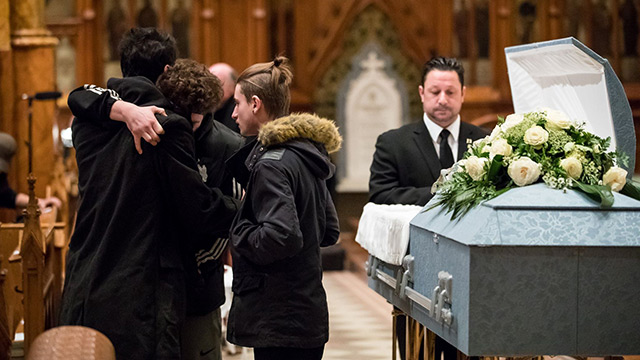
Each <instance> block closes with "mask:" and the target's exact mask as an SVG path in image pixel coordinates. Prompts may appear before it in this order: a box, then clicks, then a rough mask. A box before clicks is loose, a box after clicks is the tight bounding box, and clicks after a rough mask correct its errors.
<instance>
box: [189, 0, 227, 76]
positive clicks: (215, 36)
mask: <svg viewBox="0 0 640 360" xmlns="http://www.w3.org/2000/svg"><path fill="white" fill-rule="evenodd" d="M191 14H192V21H193V26H192V27H191V39H192V42H191V48H192V49H193V51H192V54H193V58H194V59H196V60H197V61H200V62H201V63H203V64H205V65H207V66H208V65H211V64H213V63H214V62H218V61H220V57H221V51H220V46H221V41H220V39H221V37H222V35H221V29H222V22H221V18H222V17H221V9H220V1H219V0H197V1H193V2H192V3H191ZM197 29H200V31H197Z"/></svg>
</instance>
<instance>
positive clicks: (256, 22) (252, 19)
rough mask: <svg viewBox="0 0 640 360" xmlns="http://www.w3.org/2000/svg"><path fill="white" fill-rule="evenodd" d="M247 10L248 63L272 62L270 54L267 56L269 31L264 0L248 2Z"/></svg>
mask: <svg viewBox="0 0 640 360" xmlns="http://www.w3.org/2000/svg"><path fill="white" fill-rule="evenodd" d="M248 10H249V14H248V18H247V19H248V20H247V21H248V23H247V25H248V36H249V53H248V55H249V58H248V59H247V60H248V63H249V64H250V65H251V64H254V63H257V62H264V61H270V60H273V59H272V58H271V54H269V40H268V38H267V33H268V31H269V30H268V22H267V2H266V0H250V1H249V7H248ZM289 56H291V55H289Z"/></svg>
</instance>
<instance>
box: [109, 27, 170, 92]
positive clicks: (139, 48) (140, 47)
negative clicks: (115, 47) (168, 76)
mask: <svg viewBox="0 0 640 360" xmlns="http://www.w3.org/2000/svg"><path fill="white" fill-rule="evenodd" d="M119 50H120V69H121V70H122V76H124V77H128V76H144V77H146V78H147V79H149V80H151V81H153V82H154V83H155V82H156V80H157V79H158V76H160V74H162V72H163V71H164V67H165V65H173V64H174V63H175V62H176V58H177V57H178V47H177V46H176V40H175V39H174V38H173V36H171V35H169V34H168V33H166V32H164V31H161V30H158V29H156V28H140V27H137V28H132V29H131V30H129V31H127V32H126V33H125V34H124V36H123V37H122V40H121V41H120V45H119Z"/></svg>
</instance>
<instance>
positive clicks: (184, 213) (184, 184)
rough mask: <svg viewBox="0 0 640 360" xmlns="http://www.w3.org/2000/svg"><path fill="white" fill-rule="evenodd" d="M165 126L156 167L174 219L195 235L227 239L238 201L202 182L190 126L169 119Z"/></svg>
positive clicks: (182, 120)
mask: <svg viewBox="0 0 640 360" xmlns="http://www.w3.org/2000/svg"><path fill="white" fill-rule="evenodd" d="M173 117H174V119H177V118H179V117H178V116H176V115H173ZM165 127H166V128H167V133H166V134H165V135H164V140H163V141H162V143H160V144H159V145H158V147H157V151H158V156H157V157H156V167H157V168H158V169H159V176H160V177H161V178H162V179H163V182H164V187H165V188H164V192H165V196H167V197H168V198H169V201H170V203H171V204H172V208H173V209H175V214H176V216H177V217H178V219H179V221H180V222H181V223H182V224H184V225H185V226H186V227H188V228H190V229H193V230H194V231H195V232H196V233H199V234H202V235H207V236H214V237H216V236H219V237H226V236H228V234H229V227H230V226H231V222H232V221H233V218H234V217H235V214H236V212H237V209H238V201H237V200H235V199H233V198H232V197H229V196H224V195H223V194H222V192H220V190H219V189H210V188H208V187H207V186H206V185H205V184H204V182H203V181H202V177H201V175H200V173H199V172H198V170H197V165H196V160H195V156H194V151H195V150H194V149H195V146H194V141H193V135H192V133H191V132H192V131H191V127H190V124H189V123H188V122H187V121H186V120H185V119H181V120H180V121H178V120H170V121H168V122H166V123H165Z"/></svg>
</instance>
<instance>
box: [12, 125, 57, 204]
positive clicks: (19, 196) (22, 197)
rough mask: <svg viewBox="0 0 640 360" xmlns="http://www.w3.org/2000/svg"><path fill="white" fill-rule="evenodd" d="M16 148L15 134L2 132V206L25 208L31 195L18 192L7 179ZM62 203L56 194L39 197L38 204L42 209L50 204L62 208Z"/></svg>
mask: <svg viewBox="0 0 640 360" xmlns="http://www.w3.org/2000/svg"><path fill="white" fill-rule="evenodd" d="M16 149H17V144H16V140H15V139H14V138H13V136H11V135H9V134H7V133H4V132H0V207H3V208H7V209H20V208H25V207H27V203H28V202H29V195H27V194H25V193H16V192H15V190H13V189H12V188H11V186H9V181H8V180H7V176H8V174H9V167H10V165H11V159H12V158H13V155H14V154H15V153H16ZM61 205H62V203H61V202H60V199H58V198H57V197H55V196H50V197H47V198H45V199H38V206H39V207H40V210H41V211H44V209H45V208H47V207H50V206H55V207H57V208H60V206H61Z"/></svg>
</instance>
